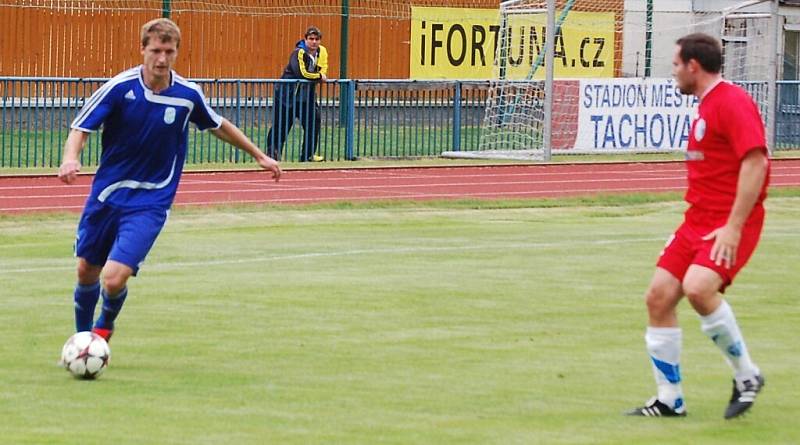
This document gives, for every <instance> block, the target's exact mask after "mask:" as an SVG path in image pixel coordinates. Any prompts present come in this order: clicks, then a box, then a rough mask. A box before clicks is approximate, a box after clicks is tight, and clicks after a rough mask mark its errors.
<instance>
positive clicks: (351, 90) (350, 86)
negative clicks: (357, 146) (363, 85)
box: [340, 79, 356, 161]
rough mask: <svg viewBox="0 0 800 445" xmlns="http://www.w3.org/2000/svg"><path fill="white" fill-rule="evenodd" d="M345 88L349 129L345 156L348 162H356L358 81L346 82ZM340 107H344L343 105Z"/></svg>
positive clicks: (345, 142)
mask: <svg viewBox="0 0 800 445" xmlns="http://www.w3.org/2000/svg"><path fill="white" fill-rule="evenodd" d="M345 87H347V102H346V103H345V104H344V106H346V107H347V129H346V130H345V133H344V145H345V148H344V156H345V159H347V160H348V161H352V160H355V156H353V145H354V142H355V122H356V121H355V119H356V117H355V116H356V81H355V80H352V79H351V80H348V81H346V83H345ZM340 106H342V104H341V103H340Z"/></svg>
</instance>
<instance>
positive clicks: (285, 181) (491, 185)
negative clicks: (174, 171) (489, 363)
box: [0, 159, 800, 213]
mask: <svg viewBox="0 0 800 445" xmlns="http://www.w3.org/2000/svg"><path fill="white" fill-rule="evenodd" d="M91 180H92V176H91V175H81V176H80V177H79V179H78V181H77V182H76V183H75V184H72V185H66V184H63V183H61V182H60V181H59V180H58V179H57V178H56V177H55V176H54V175H49V176H6V177H2V176H0V213H24V212H36V211H75V212H78V211H80V210H81V209H82V208H83V204H84V201H85V199H86V196H87V195H88V193H89V187H90V183H91ZM771 185H772V186H773V187H800V159H781V160H774V162H773V166H772V177H771ZM685 187H686V171H685V167H684V164H683V162H647V163H605V164H546V165H499V166H458V167H409V168H406V167H403V168H357V169H336V170H333V169H331V170H327V169H326V170H289V171H286V172H284V175H283V177H282V178H281V181H280V182H278V183H275V182H274V181H272V180H271V179H270V175H269V173H266V172H260V171H235V172H215V173H207V172H187V173H184V175H183V178H182V180H181V185H180V187H179V188H178V195H177V197H176V200H175V205H176V206H189V205H213V204H225V203H229V204H230V203H237V204H238V203H242V204H245V203H247V204H249V203H253V204H256V203H258V204H260V203H278V204H309V203H321V202H335V201H368V200H424V199H464V198H479V199H498V198H552V197H563V196H578V195H591V194H597V193H632V192H669V191H682V190H684V189H685Z"/></svg>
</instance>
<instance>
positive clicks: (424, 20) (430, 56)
mask: <svg viewBox="0 0 800 445" xmlns="http://www.w3.org/2000/svg"><path fill="white" fill-rule="evenodd" d="M557 14H560V11H559V12H557ZM556 18H558V15H557V16H556ZM498 20H499V13H498V10H496V9H471V8H426V7H412V8H411V78H412V79H492V78H498V77H501V78H506V79H526V78H534V79H543V78H544V65H543V64H541V63H540V64H539V65H538V66H537V63H536V61H537V58H538V57H539V53H540V52H544V40H545V28H546V26H545V25H546V23H547V14H546V13H530V14H513V15H509V16H508V33H507V36H506V38H507V39H508V42H509V43H508V44H507V45H506V46H507V51H506V54H504V57H503V58H502V59H501V60H500V63H498V64H497V66H494V59H495V54H496V49H497V46H498V39H501V38H502V33H501V32H500V25H499V23H498ZM614 43H615V41H614V13H613V12H578V11H570V12H569V14H567V17H566V20H564V23H563V24H562V25H561V28H560V31H559V32H558V34H556V38H555V58H554V63H555V65H554V71H555V76H556V77H561V78H574V77H595V78H597V77H613V75H614V52H615V51H614ZM534 67H536V68H535V69H534ZM493 69H496V70H497V72H496V74H494V75H493Z"/></svg>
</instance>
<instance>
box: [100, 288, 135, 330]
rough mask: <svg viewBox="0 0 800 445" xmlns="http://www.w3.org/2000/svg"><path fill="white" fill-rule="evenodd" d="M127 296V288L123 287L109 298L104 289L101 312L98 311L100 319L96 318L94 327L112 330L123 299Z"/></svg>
mask: <svg viewBox="0 0 800 445" xmlns="http://www.w3.org/2000/svg"><path fill="white" fill-rule="evenodd" d="M127 296H128V288H127V287H123V288H122V290H121V291H120V292H119V293H118V294H117V295H114V296H113V297H112V296H109V295H108V293H107V292H106V290H105V289H103V310H102V311H100V317H98V318H97V322H95V324H94V327H96V328H101V329H114V320H116V319H117V315H119V311H120V310H122V305H123V304H124V303H125V298H126V297H127Z"/></svg>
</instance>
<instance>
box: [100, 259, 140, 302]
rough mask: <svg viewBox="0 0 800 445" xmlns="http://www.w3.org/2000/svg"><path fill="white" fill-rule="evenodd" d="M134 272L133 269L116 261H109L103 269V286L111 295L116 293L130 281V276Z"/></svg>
mask: <svg viewBox="0 0 800 445" xmlns="http://www.w3.org/2000/svg"><path fill="white" fill-rule="evenodd" d="M132 274H133V270H132V269H131V268H130V267H128V266H126V265H124V264H122V263H117V262H115V261H109V262H108V263H107V264H106V267H105V268H104V269H103V288H104V289H105V290H106V292H108V294H110V295H116V294H118V293H119V292H120V291H122V289H124V288H125V286H126V285H127V283H128V278H130V276H131V275H132Z"/></svg>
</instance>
